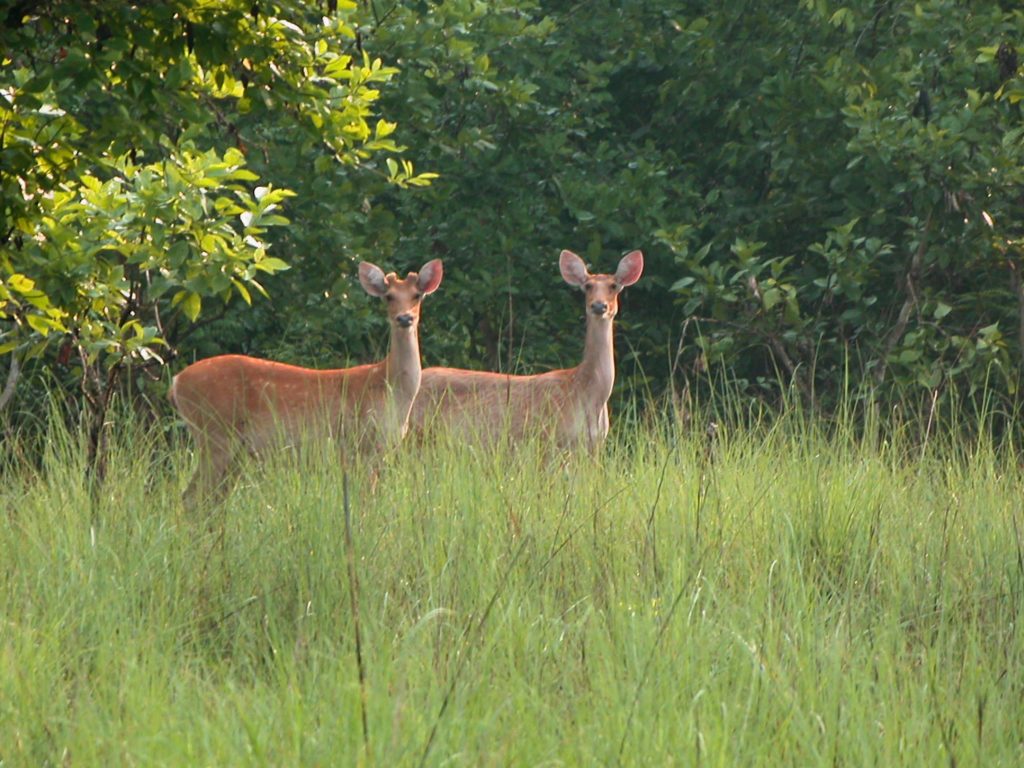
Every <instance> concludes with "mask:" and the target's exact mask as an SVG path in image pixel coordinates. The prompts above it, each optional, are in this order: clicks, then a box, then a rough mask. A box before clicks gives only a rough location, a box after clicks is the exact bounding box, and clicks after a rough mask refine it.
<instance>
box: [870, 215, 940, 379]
mask: <svg viewBox="0 0 1024 768" xmlns="http://www.w3.org/2000/svg"><path fill="white" fill-rule="evenodd" d="M931 228H932V214H931V213H929V214H928V218H927V220H926V221H925V223H924V229H923V230H921V240H920V242H919V243H918V244H917V250H916V251H914V255H913V256H912V257H911V259H910V266H909V267H908V268H907V274H906V276H905V277H904V279H903V291H904V293H906V298H905V299H904V301H903V306H902V307H900V313H899V315H898V316H897V318H896V325H894V326H893V328H892V330H891V331H889V335H888V336H886V338H885V343H884V344H883V345H882V359H881V360H880V361H879V365H878V370H877V371H876V372H875V382H876V383H878V384H881V383H882V381H883V380H884V379H885V374H886V372H887V371H888V369H889V355H890V354H892V351H893V350H894V349H895V348H896V345H897V344H898V343H899V341H900V339H902V338H903V334H904V333H905V332H906V330H907V325H908V324H909V322H910V313H911V312H913V310H914V306H915V305H916V304H917V291H916V289H915V288H914V281H915V280H917V278H918V277H919V276H920V273H921V262H922V261H924V255H925V253H926V252H927V250H928V234H929V233H930V232H931Z"/></svg>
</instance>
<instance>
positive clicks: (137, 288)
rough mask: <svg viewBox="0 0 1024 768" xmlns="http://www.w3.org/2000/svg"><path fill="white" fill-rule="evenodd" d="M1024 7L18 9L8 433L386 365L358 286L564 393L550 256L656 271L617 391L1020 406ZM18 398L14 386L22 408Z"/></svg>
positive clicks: (442, 341)
mask: <svg viewBox="0 0 1024 768" xmlns="http://www.w3.org/2000/svg"><path fill="white" fill-rule="evenodd" d="M1022 30H1024V12H1022V11H1021V10H1020V8H1019V4H1018V3H1017V2H1009V1H1008V0H1003V1H1001V2H993V1H986V0H972V1H971V2H966V1H963V2H958V1H956V0H932V1H922V2H897V1H895V0H890V1H886V2H883V1H880V0H871V1H870V2H867V1H865V2H847V3H840V2H828V0H800V2H796V1H795V0H794V1H793V2H789V3H775V4H766V3H758V2H742V1H741V2H734V3H711V2H681V1H679V0H677V1H675V2H667V1H664V0H621V1H620V2H607V3H584V2H559V1H557V0H544V1H541V0H526V1H525V2H522V1H519V0H517V2H506V1H505V0H494V1H485V0H449V1H445V2H430V1H428V0H420V1H417V2H412V1H403V0H368V1H364V2H359V3H355V2H346V1H345V0H326V1H324V2H299V1H298V0H246V1H245V2H240V1H238V0H225V1H223V2H185V1H184V0H169V1H168V2H163V3H153V4H149V3H140V4H137V5H133V4H129V3H123V2H120V0H96V1H93V2H57V1H55V0H53V1H48V0H38V1H33V0H17V1H15V2H6V3H3V4H2V6H0V55H2V57H3V67H2V70H0V97H2V98H0V174H2V176H0V190H2V193H0V194H2V202H0V353H2V354H0V387H3V389H2V390H0V406H2V407H3V408H4V410H5V414H6V416H7V418H8V419H9V420H10V421H12V422H13V423H15V424H17V423H19V422H26V421H28V420H31V419H32V418H35V416H37V415H38V412H39V409H38V403H39V402H40V395H41V393H42V392H44V391H46V390H47V389H49V390H50V391H53V390H54V389H57V390H60V391H64V392H67V393H68V394H69V395H70V396H71V398H70V402H73V403H76V404H77V406H78V407H79V408H80V409H81V410H80V413H81V414H82V415H83V416H84V417H85V418H86V423H90V424H91V425H92V427H93V431H94V433H95V432H97V431H98V430H99V429H100V426H101V425H102V423H103V420H104V414H105V412H106V409H107V407H108V405H109V403H110V402H111V399H112V398H113V397H114V396H115V395H116V394H117V393H119V392H125V391H127V392H131V393H133V394H136V395H139V394H141V395H143V396H144V397H142V398H141V401H142V402H152V403H156V404H160V403H162V394H163V392H164V391H165V389H166V382H167V380H168V374H169V373H170V372H172V371H176V370H179V369H180V368H181V367H183V365H184V364H185V363H187V362H188V361H191V360H192V359H195V358H196V357H202V356H207V355H212V354H218V353H222V352H244V353H247V354H253V355H258V356H262V357H269V358H274V359H278V360H284V361H289V362H295V363H300V364H306V365H311V366H324V367H326V366H339V365H344V364H348V363H355V362H364V361H367V360H370V359H373V358H374V356H375V355H378V354H380V351H381V347H382V346H383V344H384V343H385V342H386V330H385V321H384V316H383V313H382V312H381V310H380V307H379V306H377V305H376V304H375V303H374V302H372V301H370V300H368V299H367V297H366V296H365V295H364V294H363V293H362V291H360V290H358V289H357V284H356V282H355V271H356V265H357V264H358V262H359V261H360V260H362V259H368V260H371V261H373V262H375V263H378V264H380V265H381V266H382V267H385V268H386V269H396V270H398V271H401V272H404V271H406V270H409V269H415V268H417V267H418V266H419V265H420V264H422V263H423V262H424V261H426V260H427V259H429V258H434V257H441V258H443V259H444V262H445V282H444V284H443V285H442V287H441V289H440V291H439V292H438V293H437V294H436V296H434V297H432V298H431V300H430V301H429V302H428V305H427V307H426V308H425V313H424V321H423V331H422V334H421V339H422V349H423V356H424V362H425V364H427V365H432V364H449V365H456V366H463V367H471V368H484V369H491V370H499V369H500V370H510V371H516V372H536V371H542V370H547V369H550V368H554V367H560V366H565V365H572V364H574V361H576V360H577V359H578V357H579V353H580V349H581V346H582V325H583V321H582V309H581V308H582V303H581V300H580V299H579V297H578V296H576V295H573V293H572V292H571V290H570V289H569V287H568V286H566V285H565V284H564V283H562V281H561V280H560V278H559V276H558V269H557V256H558V252H559V251H560V250H561V249H562V248H568V249H571V250H574V251H576V252H577V253H579V254H580V255H581V256H583V257H584V259H586V260H587V261H588V262H589V263H590V264H591V265H592V268H594V269H595V270H598V271H609V270H611V269H612V268H613V267H614V264H615V263H616V261H617V259H618V257H619V256H620V255H621V254H622V253H623V252H625V251H627V250H631V249H634V248H639V249H641V250H643V252H644V254H645V257H646V265H647V266H646V271H645V274H644V276H643V278H642V279H641V281H640V282H639V283H638V284H637V285H635V286H633V287H632V288H630V289H629V291H627V293H626V294H625V298H624V300H623V304H624V306H623V308H622V311H621V313H620V320H619V332H618V337H617V340H618V352H619V359H620V361H621V365H620V380H619V393H620V396H621V395H622V393H639V394H642V395H643V396H644V397H651V396H653V397H660V396H661V395H663V394H666V393H675V394H679V393H681V392H684V391H693V390H694V389H695V388H705V389H706V388H708V387H714V386H716V385H718V384H720V383H722V382H726V383H727V384H728V386H730V387H732V388H733V389H734V391H739V392H742V393H744V395H745V396H749V397H753V398H761V399H764V400H767V401H770V402H774V401H776V400H777V398H778V397H779V396H780V393H782V392H785V391H787V390H788V391H789V392H790V393H795V396H796V397H797V398H799V399H800V400H802V401H804V402H805V403H807V404H809V405H814V406H815V407H820V408H823V409H826V410H827V409H828V408H830V407H831V406H832V405H833V404H835V403H836V402H837V400H839V399H840V398H841V396H842V395H844V394H848V393H850V392H861V393H865V396H870V397H871V398H874V399H876V400H880V401H881V402H882V403H888V402H892V401H895V400H899V401H900V402H910V403H920V404H934V403H936V402H944V401H950V402H952V401H962V399H963V398H964V397H969V396H971V395H978V394H980V393H984V396H986V397H992V398H996V399H1000V400H1003V401H1005V402H1006V403H1008V404H1009V403H1013V402H1014V400H1015V398H1016V395H1017V388H1018V382H1019V380H1020V373H1021V366H1022V360H1024V358H1022V351H1024V283H1022V279H1021V270H1022V268H1024V118H1022V114H1021V100H1022V99H1024V69H1022V66H1021V64H1022V62H1021V53H1020V48H1021V39H1020V38H1021V34H1022ZM5 383H6V385H7V386H3V385H4V384H5Z"/></svg>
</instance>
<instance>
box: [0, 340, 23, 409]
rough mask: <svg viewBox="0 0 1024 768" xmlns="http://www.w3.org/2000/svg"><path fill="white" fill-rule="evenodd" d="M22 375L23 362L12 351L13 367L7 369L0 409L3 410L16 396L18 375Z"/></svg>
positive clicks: (0, 394) (0, 396)
mask: <svg viewBox="0 0 1024 768" xmlns="http://www.w3.org/2000/svg"><path fill="white" fill-rule="evenodd" d="M20 375H21V363H20V362H18V356H17V355H16V354H15V353H13V352H12V353H11V367H10V368H9V369H8V371H7V383H6V384H4V390H3V392H0V411H3V410H4V409H5V408H6V407H7V404H8V403H9V402H11V398H13V397H14V389H15V387H17V385H18V377H19V376H20Z"/></svg>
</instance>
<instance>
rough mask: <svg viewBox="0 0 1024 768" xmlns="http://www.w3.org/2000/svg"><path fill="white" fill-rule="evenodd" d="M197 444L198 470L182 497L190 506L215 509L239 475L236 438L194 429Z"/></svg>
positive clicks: (187, 505) (238, 449)
mask: <svg viewBox="0 0 1024 768" xmlns="http://www.w3.org/2000/svg"><path fill="white" fill-rule="evenodd" d="M192 436H193V438H194V440H195V444H196V469H195V472H194V473H193V475H192V480H191V481H190V482H189V484H188V488H186V489H185V493H184V496H183V497H182V498H183V500H184V502H185V506H186V507H187V508H190V509H203V508H213V507H215V506H217V505H219V504H220V503H221V502H222V501H223V500H224V497H225V496H227V493H228V491H230V490H231V487H232V485H233V484H234V480H235V476H236V475H237V474H238V464H239V462H238V454H239V451H240V447H239V445H238V441H237V440H233V439H232V438H231V437H230V436H229V435H228V434H224V433H221V432H216V431H214V432H210V431H206V430H202V431H201V430H198V429H194V430H192Z"/></svg>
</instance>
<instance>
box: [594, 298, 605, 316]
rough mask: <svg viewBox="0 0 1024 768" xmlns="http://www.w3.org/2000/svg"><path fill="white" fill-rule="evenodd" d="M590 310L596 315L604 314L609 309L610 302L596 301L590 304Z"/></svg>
mask: <svg viewBox="0 0 1024 768" xmlns="http://www.w3.org/2000/svg"><path fill="white" fill-rule="evenodd" d="M590 311H591V312H593V313H594V314H595V315H603V314H604V313H605V312H607V311H608V302H606V301H595V302H594V303H593V304H591V305H590Z"/></svg>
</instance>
